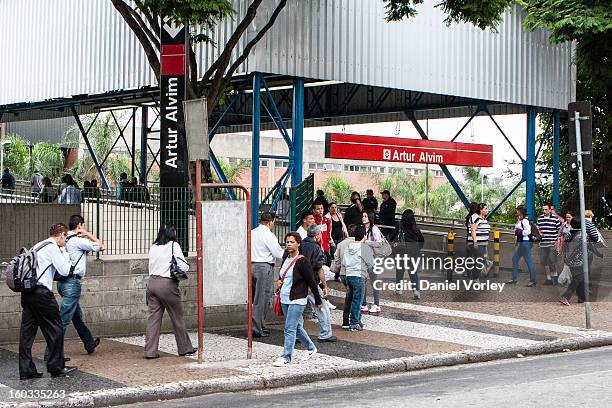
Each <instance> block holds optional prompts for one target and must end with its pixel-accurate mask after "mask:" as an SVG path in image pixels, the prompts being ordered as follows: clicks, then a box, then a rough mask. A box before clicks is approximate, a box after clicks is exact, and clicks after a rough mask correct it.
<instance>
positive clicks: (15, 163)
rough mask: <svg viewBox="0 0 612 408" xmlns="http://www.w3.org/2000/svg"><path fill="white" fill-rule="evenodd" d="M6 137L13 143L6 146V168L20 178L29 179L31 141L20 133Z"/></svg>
mask: <svg viewBox="0 0 612 408" xmlns="http://www.w3.org/2000/svg"><path fill="white" fill-rule="evenodd" d="M6 139H9V140H10V141H11V144H9V145H6V146H4V168H5V169H6V168H8V169H10V170H11V173H13V175H14V176H15V178H16V179H18V180H26V179H29V178H30V176H31V174H30V169H29V166H28V165H29V157H30V151H29V148H28V145H29V143H28V142H27V141H26V140H24V139H23V138H22V137H21V136H18V135H8V136H7V137H6Z"/></svg>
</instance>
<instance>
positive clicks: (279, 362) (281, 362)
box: [272, 357, 291, 367]
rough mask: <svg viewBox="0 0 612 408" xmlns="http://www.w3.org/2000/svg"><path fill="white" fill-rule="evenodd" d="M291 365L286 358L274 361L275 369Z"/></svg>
mask: <svg viewBox="0 0 612 408" xmlns="http://www.w3.org/2000/svg"><path fill="white" fill-rule="evenodd" d="M289 364H291V363H290V362H289V361H287V360H285V357H279V358H277V359H276V360H274V362H273V363H272V365H273V366H274V367H285V366H288V365H289Z"/></svg>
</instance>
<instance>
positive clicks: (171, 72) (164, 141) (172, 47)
mask: <svg viewBox="0 0 612 408" xmlns="http://www.w3.org/2000/svg"><path fill="white" fill-rule="evenodd" d="M188 35H189V34H188V29H187V27H186V26H182V25H177V24H175V23H174V22H172V21H171V20H170V19H168V18H162V19H161V60H160V62H161V75H160V76H161V81H160V82H161V83H160V92H161V97H160V118H161V120H160V126H161V128H160V145H159V149H160V169H159V181H160V183H159V184H160V187H161V189H160V209H161V221H162V222H163V223H165V224H173V225H174V226H175V227H176V232H177V236H178V237H177V238H178V241H179V244H180V245H181V248H182V249H183V251H184V252H185V253H187V251H188V250H189V204H190V194H189V190H188V186H189V159H188V155H187V138H186V136H185V119H184V113H183V101H184V99H185V84H186V80H187V72H188V70H187V60H186V58H185V51H186V45H187V41H188Z"/></svg>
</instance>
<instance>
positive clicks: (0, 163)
mask: <svg viewBox="0 0 612 408" xmlns="http://www.w3.org/2000/svg"><path fill="white" fill-rule="evenodd" d="M11 143H12V142H11V141H10V139H5V140H3V141H2V142H0V176H1V175H2V174H4V146H6V145H10V144H11Z"/></svg>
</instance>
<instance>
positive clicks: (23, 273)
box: [6, 241, 52, 293]
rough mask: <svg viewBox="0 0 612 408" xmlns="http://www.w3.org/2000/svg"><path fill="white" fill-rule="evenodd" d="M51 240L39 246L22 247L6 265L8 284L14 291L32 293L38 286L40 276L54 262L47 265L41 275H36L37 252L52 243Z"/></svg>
mask: <svg viewBox="0 0 612 408" xmlns="http://www.w3.org/2000/svg"><path fill="white" fill-rule="evenodd" d="M50 244H51V242H49V241H45V242H43V243H42V244H41V245H39V246H38V247H37V248H32V249H26V248H21V250H20V251H19V254H18V255H17V256H15V257H14V258H13V259H11V261H10V262H9V264H8V266H7V267H6V284H7V286H8V287H9V289H10V290H12V291H13V292H21V293H30V292H33V291H34V289H35V288H36V284H37V283H38V281H39V280H40V278H41V277H42V276H43V275H44V274H45V272H47V269H49V268H50V267H51V265H52V264H50V265H49V266H47V267H46V268H45V270H44V271H43V273H41V274H40V277H38V276H36V275H37V274H36V268H37V266H38V260H37V252H38V251H40V250H41V249H43V248H44V247H46V246H47V245H50Z"/></svg>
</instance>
